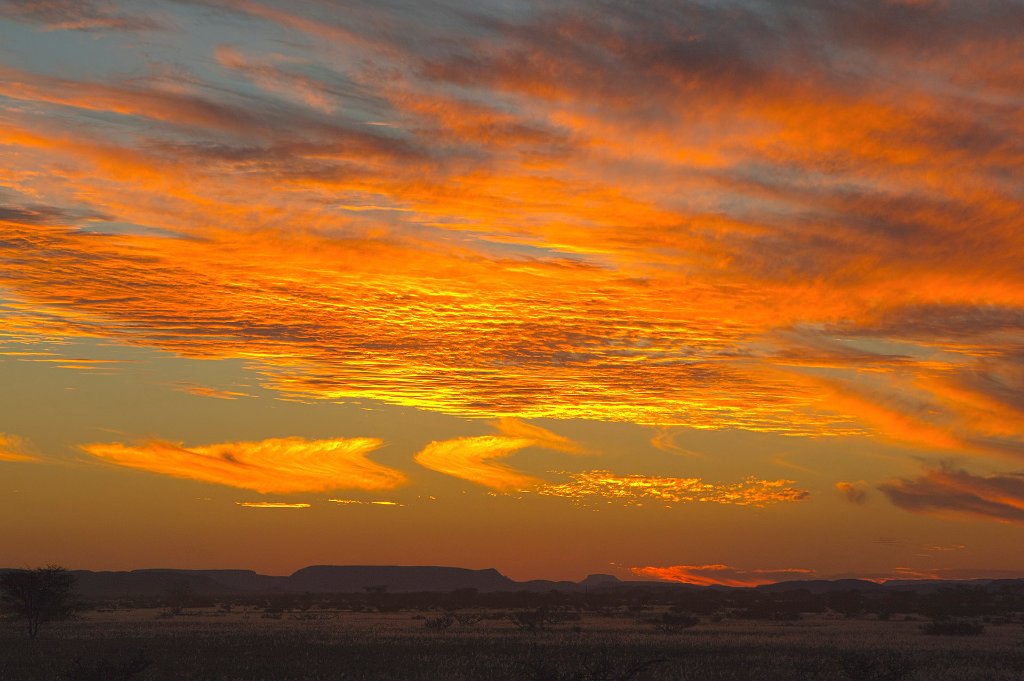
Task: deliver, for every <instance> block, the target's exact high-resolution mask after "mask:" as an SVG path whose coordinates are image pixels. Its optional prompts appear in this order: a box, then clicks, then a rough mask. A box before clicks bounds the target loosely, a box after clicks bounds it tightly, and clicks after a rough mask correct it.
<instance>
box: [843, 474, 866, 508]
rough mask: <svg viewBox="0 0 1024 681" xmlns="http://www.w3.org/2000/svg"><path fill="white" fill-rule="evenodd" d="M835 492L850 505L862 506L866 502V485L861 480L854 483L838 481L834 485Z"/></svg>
mask: <svg viewBox="0 0 1024 681" xmlns="http://www.w3.org/2000/svg"><path fill="white" fill-rule="evenodd" d="M836 490H837V491H838V492H839V493H840V494H842V495H843V498H844V499H846V500H847V501H849V502H850V503H851V504H857V505H858V506H863V505H864V504H866V503H867V501H868V484H867V483H866V482H864V481H863V480H857V481H856V482H848V481H846V480H840V481H839V482H837V483H836Z"/></svg>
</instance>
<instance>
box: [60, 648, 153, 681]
mask: <svg viewBox="0 0 1024 681" xmlns="http://www.w3.org/2000/svg"><path fill="white" fill-rule="evenodd" d="M151 664H153V661H152V660H150V659H149V658H147V657H146V656H145V655H144V654H143V653H141V652H139V653H136V654H135V655H133V656H132V657H131V658H129V659H128V660H125V661H124V662H111V661H110V660H108V659H106V658H102V659H100V660H95V661H93V662H83V661H82V659H81V658H78V659H76V660H75V664H74V666H73V667H71V669H70V670H68V672H67V674H66V675H65V677H64V678H65V679H66V681H131V679H134V678H135V677H136V676H138V675H139V674H141V673H142V672H144V671H146V669H148V668H149V666H150V665H151Z"/></svg>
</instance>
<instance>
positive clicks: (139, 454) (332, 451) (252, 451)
mask: <svg viewBox="0 0 1024 681" xmlns="http://www.w3.org/2000/svg"><path fill="white" fill-rule="evenodd" d="M381 444H382V443H381V441H380V440H377V439H374V438H349V439H335V440H305V439H303V438H299V437H288V438H276V439H270V440H262V441H260V442H228V443H223V444H216V445H208V446H205V447H188V448H186V447H184V446H183V445H181V444H177V443H173V442H164V441H159V440H154V441H150V442H146V443H144V444H141V445H138V446H128V445H123V444H121V443H116V442H115V443H109V444H89V445H83V446H82V449H83V450H84V451H86V452H87V453H89V454H91V455H92V456H95V457H96V458H98V459H101V460H103V461H107V462H109V463H113V464H116V465H119V466H126V467H128V468H136V469H140V470H145V471H150V472H152V473H160V474H162V475H170V476H173V477H176V478H187V479H190V480H199V481H201V482H211V483H216V484H220V485H228V486H230V487H238V488H241V489H250V490H254V491H256V492H260V493H262V494H270V493H278V494H286V493H290V492H321V491H327V490H333V489H366V490H380V489H392V488H394V487H397V486H398V485H400V484H402V483H403V482H405V476H404V475H403V474H402V473H400V472H398V471H396V470H394V469H391V468H387V467H385V466H381V465H380V464H377V463H374V462H373V461H371V460H369V459H368V458H367V456H366V455H367V454H369V453H370V452H372V451H374V450H375V449H377V448H379V447H380V446H381Z"/></svg>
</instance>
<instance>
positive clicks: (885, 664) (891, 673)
mask: <svg viewBox="0 0 1024 681" xmlns="http://www.w3.org/2000/svg"><path fill="white" fill-rule="evenodd" d="M839 662H840V667H842V670H843V674H844V675H845V676H846V678H847V679H850V681H901V679H905V678H907V677H908V676H910V674H911V673H912V672H913V671H914V665H913V663H912V662H911V661H910V660H909V659H908V658H907V657H906V656H905V655H903V654H901V653H898V652H890V651H883V650H879V651H875V652H873V653H862V652H854V653H847V654H845V655H843V657H842V658H840V661H839Z"/></svg>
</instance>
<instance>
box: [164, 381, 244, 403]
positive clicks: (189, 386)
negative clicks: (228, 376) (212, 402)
mask: <svg viewBox="0 0 1024 681" xmlns="http://www.w3.org/2000/svg"><path fill="white" fill-rule="evenodd" d="M174 389H175V390H178V391H180V392H183V393H188V394H189V395H195V396H196V397H212V398H215V399H218V400H235V399H238V398H239V397H251V395H249V394H248V393H243V392H238V391H237V390H220V389H219V388H210V387H209V386H205V385H196V384H195V383H188V382H181V383H175V384H174Z"/></svg>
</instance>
